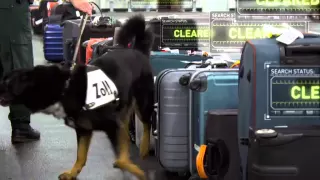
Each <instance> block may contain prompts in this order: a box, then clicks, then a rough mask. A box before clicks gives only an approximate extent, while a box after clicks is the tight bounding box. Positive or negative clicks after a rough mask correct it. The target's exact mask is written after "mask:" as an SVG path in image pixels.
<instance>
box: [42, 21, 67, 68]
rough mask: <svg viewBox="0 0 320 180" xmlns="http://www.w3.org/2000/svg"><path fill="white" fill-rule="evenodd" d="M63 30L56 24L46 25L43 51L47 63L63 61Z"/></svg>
mask: <svg viewBox="0 0 320 180" xmlns="http://www.w3.org/2000/svg"><path fill="white" fill-rule="evenodd" d="M62 32H63V28H62V27H61V26H60V25H58V24H47V25H46V27H45V31H44V36H43V51H44V56H45V59H46V60H47V61H52V62H60V61H63V41H62Z"/></svg>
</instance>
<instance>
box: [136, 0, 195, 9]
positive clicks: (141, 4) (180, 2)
mask: <svg viewBox="0 0 320 180" xmlns="http://www.w3.org/2000/svg"><path fill="white" fill-rule="evenodd" d="M130 4H131V8H133V9H136V8H137V9H141V8H146V7H149V8H158V7H161V6H162V7H167V6H180V7H181V6H182V7H183V8H192V0H131V1H130Z"/></svg>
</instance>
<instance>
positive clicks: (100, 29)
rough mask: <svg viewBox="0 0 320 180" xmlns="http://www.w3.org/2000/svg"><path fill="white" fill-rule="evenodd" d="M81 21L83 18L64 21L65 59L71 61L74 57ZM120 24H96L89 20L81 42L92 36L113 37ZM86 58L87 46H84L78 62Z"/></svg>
mask: <svg viewBox="0 0 320 180" xmlns="http://www.w3.org/2000/svg"><path fill="white" fill-rule="evenodd" d="M80 23H81V20H80V19H77V20H67V21H65V22H63V26H64V29H63V42H64V50H63V51H64V59H65V61H69V62H70V61H71V60H72V57H73V51H74V47H75V45H76V43H77V39H78V36H79V34H80V27H79V26H80ZM118 26H120V22H118V21H117V22H116V23H115V24H113V25H111V26H94V25H93V24H92V23H91V22H90V21H87V23H86V26H85V28H84V31H83V34H82V37H81V42H80V44H82V43H83V42H85V41H87V40H89V39H90V38H108V37H113V35H114V31H115V28H116V27H118ZM85 59H86V48H85V47H82V46H81V48H80V50H79V54H78V59H77V62H78V63H85Z"/></svg>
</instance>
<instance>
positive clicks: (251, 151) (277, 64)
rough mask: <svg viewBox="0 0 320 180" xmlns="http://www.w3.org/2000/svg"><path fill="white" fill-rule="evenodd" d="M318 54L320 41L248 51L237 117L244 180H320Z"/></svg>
mask: <svg viewBox="0 0 320 180" xmlns="http://www.w3.org/2000/svg"><path fill="white" fill-rule="evenodd" d="M319 52H320V38H319V37H318V36H316V37H312V36H310V37H309V36H307V37H305V38H304V39H297V40H296V41H295V42H293V43H292V44H290V45H283V44H280V43H279V42H277V41H276V40H275V39H260V40H251V41H248V42H246V44H245V45H244V48H243V53H242V57H241V64H240V68H239V114H238V135H239V138H240V143H239V149H240V153H241V158H242V167H243V168H244V169H247V173H248V177H246V176H244V179H249V180H255V179H259V180H260V179H261V180H278V179H279V180H280V179H281V180H286V179H290V180H301V179H307V178H309V179H310V177H309V176H311V175H312V176H313V178H311V179H319V178H320V174H319V173H318V169H317V168H315V167H319V166H320V161H319V159H320V154H319V153H318V152H320V128H319V126H318V125H320V121H319V120H320V118H319V115H320V106H319V100H320V98H319V95H318V94H320V93H319V77H320V68H319V66H320V61H319V59H320V54H319ZM308 137H313V138H312V139H310V138H308ZM248 147H249V148H248ZM301 152H304V155H303V156H302V155H301ZM313 152H314V153H313ZM316 152H317V153H316ZM317 158H318V159H317ZM247 160H248V161H247ZM244 175H246V173H244Z"/></svg>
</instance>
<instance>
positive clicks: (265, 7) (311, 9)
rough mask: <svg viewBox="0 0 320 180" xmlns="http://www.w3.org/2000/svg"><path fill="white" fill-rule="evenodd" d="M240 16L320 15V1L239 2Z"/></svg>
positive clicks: (259, 0) (251, 0)
mask: <svg viewBox="0 0 320 180" xmlns="http://www.w3.org/2000/svg"><path fill="white" fill-rule="evenodd" d="M236 3H237V11H238V13H239V14H261V15H262V14H264V15H269V14H270V15H274V14H282V15H290V14H300V15H302V14H303V15H308V14H317V15H318V14H319V7H320V0H237V2H236Z"/></svg>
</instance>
